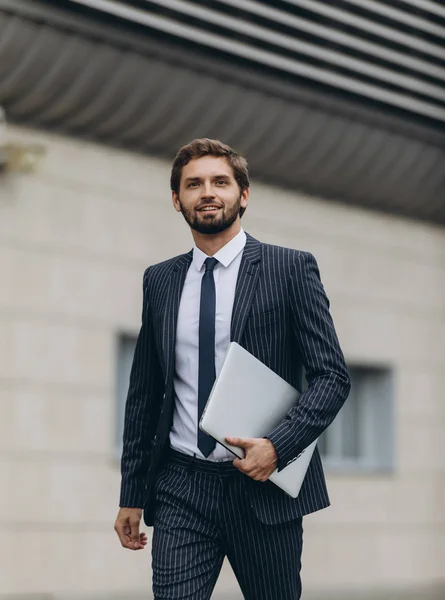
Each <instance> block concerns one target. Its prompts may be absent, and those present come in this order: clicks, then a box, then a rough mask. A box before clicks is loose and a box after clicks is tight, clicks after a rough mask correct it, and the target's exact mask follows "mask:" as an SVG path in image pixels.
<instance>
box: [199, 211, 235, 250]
mask: <svg viewBox="0 0 445 600" xmlns="http://www.w3.org/2000/svg"><path fill="white" fill-rule="evenodd" d="M240 231H241V223H240V220H239V218H238V219H237V220H236V221H235V222H234V223H233V224H232V225H231V226H230V227H229V228H228V229H225V230H224V231H221V233H215V234H207V233H199V231H195V230H194V229H192V235H193V239H194V241H195V244H196V245H197V247H198V248H199V249H200V250H201V252H204V254H207V256H214V255H215V254H216V253H217V252H218V250H221V248H223V247H224V246H225V245H226V244H228V243H229V242H230V240H233V238H234V237H235V236H236V235H238V233H239V232H240Z"/></svg>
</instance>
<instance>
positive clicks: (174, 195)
mask: <svg viewBox="0 0 445 600" xmlns="http://www.w3.org/2000/svg"><path fill="white" fill-rule="evenodd" d="M172 201H173V206H174V207H175V210H176V212H181V205H180V204H179V196H178V194H177V193H176V192H173V191H172Z"/></svg>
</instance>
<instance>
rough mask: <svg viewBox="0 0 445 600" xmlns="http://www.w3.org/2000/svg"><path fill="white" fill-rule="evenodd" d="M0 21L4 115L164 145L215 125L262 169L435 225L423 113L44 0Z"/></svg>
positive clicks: (436, 148) (440, 149)
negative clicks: (281, 74)
mask: <svg viewBox="0 0 445 600" xmlns="http://www.w3.org/2000/svg"><path fill="white" fill-rule="evenodd" d="M349 1H351V2H352V0H349ZM63 4H64V3H63V2H59V3H58V5H59V6H61V5H63ZM65 4H66V7H68V5H69V4H71V3H68V2H67V3H65ZM147 4H150V3H147ZM151 4H159V3H151ZM167 4H169V3H167ZM182 4H183V3H182ZM220 4H221V3H220ZM258 4H264V5H266V4H267V3H258ZM283 4H284V3H283ZM313 4H314V3H313ZM374 4H377V3H374ZM170 6H171V4H170ZM0 32H1V36H0V103H2V104H3V106H4V107H5V108H6V111H7V114H8V117H9V119H10V120H13V121H15V122H19V123H28V124H31V125H33V126H39V127H44V128H50V129H54V130H58V131H63V132H66V133H69V134H75V135H80V136H83V137H90V138H92V139H96V140H100V141H103V142H105V143H109V144H114V145H119V146H123V147H127V148H131V149H134V150H137V151H142V152H148V153H154V154H157V155H162V156H168V157H171V156H172V154H173V153H174V152H175V150H176V149H177V148H178V147H179V146H180V145H181V144H182V143H185V142H187V141H189V140H190V139H191V138H193V137H196V136H209V137H220V138H222V139H224V140H225V141H227V142H228V143H229V144H231V145H233V146H234V147H236V148H237V149H239V150H240V151H242V152H244V153H246V154H247V157H248V159H249V163H250V169H251V173H252V175H254V176H256V177H258V178H260V179H262V180H265V181H269V182H273V183H276V184H278V185H282V186H283V185H284V186H288V187H291V188H293V189H301V190H304V191H307V192H313V193H317V194H322V195H323V196H325V197H328V198H334V199H339V200H341V201H343V202H350V203H354V204H359V205H362V206H367V207H370V208H374V209H378V210H383V211H389V212H393V213H396V214H402V215H406V216H411V217H416V218H422V219H426V220H429V221H433V222H435V223H443V224H445V119H444V123H441V119H440V118H437V115H436V116H434V117H432V116H431V115H430V116H429V117H428V118H427V117H426V115H421V114H416V113H415V111H414V112H413V111H411V113H409V111H407V110H406V109H402V108H401V107H395V106H392V107H388V106H385V107H383V106H377V105H376V104H375V101H373V102H365V101H363V102H360V101H358V99H357V98H356V97H352V96H351V97H347V96H345V95H344V94H343V95H342V94H341V93H340V94H336V93H334V92H335V90H333V89H328V88H324V89H321V88H320V87H313V86H310V85H306V84H307V82H304V83H305V84H304V85H303V82H302V81H300V80H296V81H293V80H292V79H289V78H288V77H284V78H283V77H279V76H277V74H275V73H273V72H272V71H271V70H268V71H264V72H261V70H256V69H253V68H249V65H247V64H246V63H243V62H239V61H238V62H237V61H235V62H233V61H225V60H222V57H220V56H216V55H214V54H212V53H203V52H202V51H200V50H199V48H193V47H190V45H189V44H188V45H186V46H181V45H180V44H179V45H178V44H177V43H175V41H174V40H171V39H168V38H166V37H165V36H159V35H155V33H154V32H151V33H153V35H151V34H150V35H148V34H147V32H146V31H145V32H144V31H143V30H141V29H140V28H136V29H133V28H131V27H130V28H127V26H126V24H122V23H120V21H113V20H109V19H106V20H105V21H104V19H103V18H100V19H96V17H95V15H94V14H92V13H91V12H90V11H87V12H86V13H85V14H75V13H73V12H71V11H70V12H67V11H65V10H57V9H56V8H55V7H54V6H53V5H52V4H51V3H49V2H39V1H34V2H31V1H23V0H14V1H11V0H0ZM422 60H423V59H422ZM435 66H436V68H437V69H439V66H438V62H437V61H436V63H435ZM438 73H439V71H438ZM438 89H439V88H438ZM436 105H437V106H439V105H438V104H437V102H436ZM439 108H440V107H439ZM444 113H445V111H444ZM438 114H440V113H438Z"/></svg>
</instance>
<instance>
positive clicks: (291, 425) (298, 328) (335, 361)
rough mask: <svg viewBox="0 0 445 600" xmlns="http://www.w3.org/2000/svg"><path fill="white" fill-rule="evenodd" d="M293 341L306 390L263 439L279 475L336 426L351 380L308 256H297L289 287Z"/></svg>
mask: <svg viewBox="0 0 445 600" xmlns="http://www.w3.org/2000/svg"><path fill="white" fill-rule="evenodd" d="M289 297H290V309H291V310H290V320H291V323H290V324H291V327H292V335H293V336H294V340H295V342H296V345H297V348H298V351H299V353H300V355H301V358H302V361H303V365H304V367H305V370H306V378H307V382H308V387H307V389H306V390H305V391H304V392H303V393H302V395H301V396H300V399H299V401H298V403H297V405H296V406H295V407H293V408H292V409H291V410H290V411H289V412H288V414H287V415H286V418H285V419H284V421H282V422H281V423H280V424H279V425H278V426H277V427H276V428H275V429H274V430H273V431H272V432H271V433H270V434H269V435H268V436H267V438H268V439H269V440H270V441H271V442H272V444H273V445H274V447H275V449H276V451H277V454H278V470H279V471H281V470H282V469H284V467H286V466H287V465H288V464H289V463H291V462H292V461H293V460H294V459H295V458H296V457H297V456H298V455H299V454H300V453H301V452H302V451H303V450H304V449H305V448H307V446H309V445H310V444H311V443H312V442H313V441H314V440H315V439H317V438H318V437H319V436H320V434H321V433H322V432H323V431H324V430H325V429H326V427H328V425H329V424H330V423H331V422H332V421H333V420H334V418H335V416H336V414H337V413H338V411H339V410H340V408H341V407H342V405H343V403H344V401H345V400H346V398H347V397H348V394H349V389H350V380H349V375H348V371H347V368H346V364H345V360H344V357H343V353H342V351H341V349H340V345H339V342H338V339H337V334H336V332H335V328H334V323H333V320H332V317H331V315H330V312H329V300H328V299H327V297H326V294H325V292H324V288H323V285H322V283H321V281H320V274H319V270H318V266H317V262H316V260H315V258H314V257H313V256H312V254H310V253H308V252H300V253H299V254H297V255H296V257H295V261H294V265H293V271H292V275H291V277H290V281H289Z"/></svg>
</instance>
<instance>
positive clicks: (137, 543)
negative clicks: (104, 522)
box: [114, 508, 147, 550]
mask: <svg viewBox="0 0 445 600" xmlns="http://www.w3.org/2000/svg"><path fill="white" fill-rule="evenodd" d="M141 519H142V508H120V509H119V513H118V515H117V518H116V522H115V524H114V530H115V531H116V533H117V535H118V536H119V539H120V541H121V544H122V546H123V547H124V548H128V550H143V549H144V547H145V546H146V545H147V534H146V533H139V523H140V522H141Z"/></svg>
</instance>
